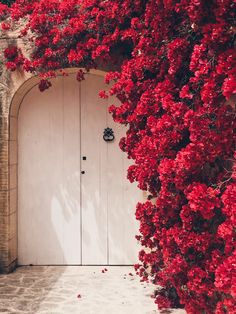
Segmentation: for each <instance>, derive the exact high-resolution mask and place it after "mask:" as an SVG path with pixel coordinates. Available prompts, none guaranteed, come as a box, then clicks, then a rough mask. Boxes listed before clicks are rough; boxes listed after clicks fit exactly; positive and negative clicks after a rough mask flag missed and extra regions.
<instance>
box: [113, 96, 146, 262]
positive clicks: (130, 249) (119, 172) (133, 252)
mask: <svg viewBox="0 0 236 314" xmlns="http://www.w3.org/2000/svg"><path fill="white" fill-rule="evenodd" d="M114 103H117V100H116V99H112V98H110V99H109V104H114ZM107 120H108V126H111V127H112V129H113V130H114V133H115V140H114V142H112V143H108V144H107V147H108V164H107V165H108V182H109V188H108V189H109V191H108V198H107V200H108V204H107V206H108V247H109V264H110V265H131V264H134V263H136V262H137V258H138V249H139V247H138V243H137V240H136V239H135V235H136V234H138V222H137V221H136V219H135V209H136V204H137V203H138V201H140V200H141V199H142V192H141V191H140V190H139V189H138V188H137V186H136V185H135V184H131V183H130V182H129V181H128V179H127V169H128V167H129V165H130V164H131V161H130V160H128V158H127V155H126V154H125V153H124V152H122V151H121V149H120V148H119V141H120V139H121V138H122V137H123V136H124V135H125V132H126V128H125V127H124V126H123V125H120V124H118V123H115V122H114V121H113V119H112V116H111V115H110V114H107Z"/></svg>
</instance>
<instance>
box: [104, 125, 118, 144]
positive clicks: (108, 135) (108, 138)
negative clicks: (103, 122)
mask: <svg viewBox="0 0 236 314" xmlns="http://www.w3.org/2000/svg"><path fill="white" fill-rule="evenodd" d="M103 139H104V141H105V142H112V141H114V139H115V135H114V131H113V130H112V129H111V128H106V129H105V130H104V132H103Z"/></svg>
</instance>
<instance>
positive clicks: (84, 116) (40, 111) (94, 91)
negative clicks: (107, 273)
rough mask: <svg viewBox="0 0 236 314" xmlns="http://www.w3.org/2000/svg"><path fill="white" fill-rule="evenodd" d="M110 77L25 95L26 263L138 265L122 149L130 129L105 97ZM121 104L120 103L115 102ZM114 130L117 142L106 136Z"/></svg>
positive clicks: (22, 187) (69, 79) (132, 197)
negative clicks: (107, 130) (116, 118)
mask: <svg viewBox="0 0 236 314" xmlns="http://www.w3.org/2000/svg"><path fill="white" fill-rule="evenodd" d="M105 88H106V87H105V85H104V78H103V77H102V76H100V75H98V74H96V73H95V74H88V75H86V80H85V81H82V82H81V83H79V82H78V81H76V79H75V75H74V74H70V75H69V76H66V77H62V76H59V77H57V78H55V79H53V86H52V87H51V88H50V89H49V90H47V91H45V92H44V93H40V92H39V91H38V87H37V86H35V87H34V88H33V89H32V90H31V91H29V92H28V94H27V95H26V96H25V98H24V100H23V102H22V104H21V107H20V111H19V117H18V161H19V162H18V256H19V264H20V265H28V264H33V265H50V264H54V265H73V264H74V265H81V264H82V265H128V264H132V263H135V262H136V261H137V252H138V245H137V243H136V240H135V234H137V230H138V228H137V222H136V221H135V205H136V203H137V202H138V201H139V200H140V199H141V192H140V191H139V190H138V188H137V187H136V186H135V185H131V184H130V183H129V182H128V180H127V179H126V171H127V167H128V165H129V162H128V159H127V157H126V155H125V154H124V153H122V152H121V151H120V149H119V145H118V144H119V139H120V138H121V137H122V135H123V134H124V133H125V130H124V127H122V126H120V125H118V124H115V123H114V122H113V120H112V117H111V116H110V115H109V113H108V110H107V108H108V106H109V105H110V104H111V100H103V99H100V98H99V96H98V92H99V91H100V90H103V89H105ZM113 101H114V99H113ZM107 127H109V128H112V130H113V131H114V136H115V139H114V141H110V142H106V141H104V139H103V132H104V129H105V128H107Z"/></svg>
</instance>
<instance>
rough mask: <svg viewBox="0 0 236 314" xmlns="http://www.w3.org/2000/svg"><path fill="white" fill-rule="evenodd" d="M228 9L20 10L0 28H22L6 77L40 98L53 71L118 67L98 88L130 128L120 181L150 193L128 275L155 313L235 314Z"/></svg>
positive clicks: (82, 5) (47, 3)
mask: <svg viewBox="0 0 236 314" xmlns="http://www.w3.org/2000/svg"><path fill="white" fill-rule="evenodd" d="M235 9H236V7H235V1H234V0H209V1H205V0H178V1H174V0H110V1H107V0H60V1H59V0H32V1H28V0H17V1H16V3H15V4H13V6H12V8H11V12H10V14H11V18H9V19H8V20H7V21H5V22H4V23H5V26H4V24H2V28H3V29H6V28H8V27H6V23H12V24H13V23H14V21H16V20H20V19H24V21H25V20H26V21H27V22H26V25H25V28H24V29H23V30H22V31H21V36H25V37H27V38H28V39H29V40H31V41H33V42H34V46H35V48H34V50H33V52H32V55H31V57H30V59H27V58H25V57H24V56H23V55H22V53H21V51H19V49H17V48H14V47H9V48H8V49H7V50H6V51H5V57H6V59H7V63H6V65H7V67H8V68H9V69H10V70H14V69H15V68H16V67H18V66H21V67H22V68H23V69H24V70H25V71H29V72H32V73H40V76H41V78H42V81H41V83H40V89H41V90H44V89H46V88H48V87H49V86H50V84H51V83H50V81H49V78H50V77H51V76H53V75H54V71H55V70H56V69H63V68H68V67H83V68H85V69H86V70H89V69H91V68H96V67H97V66H98V65H101V64H109V65H112V64H114V65H117V64H119V67H117V71H115V72H111V73H108V74H107V76H106V82H107V83H109V82H110V81H113V82H114V84H113V86H112V88H111V90H110V94H111V95H116V96H117V97H118V99H119V100H120V101H121V105H120V106H119V107H115V106H111V107H110V112H111V113H112V114H113V117H114V120H115V121H117V122H119V123H122V124H126V125H128V126H129V130H128V132H127V135H126V137H125V138H122V139H121V141H120V147H121V149H122V150H123V151H125V152H126V153H127V154H128V157H129V158H131V159H133V160H134V164H133V165H132V166H131V167H130V168H129V170H128V178H129V180H130V181H131V182H134V181H137V182H138V186H139V188H141V189H143V190H147V191H148V192H149V197H148V198H149V200H148V201H147V202H145V203H143V204H141V203H139V204H138V205H137V210H136V217H137V219H138V220H139V221H140V235H138V236H137V239H138V240H139V241H140V243H141V245H142V246H143V249H142V251H141V252H140V254H139V259H140V264H138V265H135V267H136V270H137V272H138V273H139V274H140V276H141V277H142V280H150V281H152V282H153V283H155V284H156V285H160V286H161V287H162V288H160V289H159V290H157V291H156V293H155V295H154V296H153V297H154V298H155V302H156V303H157V304H158V306H159V308H160V309H162V308H168V307H184V308H185V309H186V311H187V312H188V313H191V314H195V313H196V314H198V313H205V314H212V313H218V314H223V313H231V314H233V313H235V309H236V300H235V298H236V288H235V283H236V247H235V235H236V233H235V226H236V205H235V204H236V182H235V179H236V168H235V166H234V161H235V157H236V155H235V154H234V149H235V133H234V130H235V126H236V125H235V107H234V106H233V101H232V100H233V94H235V93H236V53H235V42H234V38H235V30H236V22H235V12H236V10H235ZM0 13H1V15H2V16H3V18H6V8H4V7H2V6H1V7H0ZM78 79H79V80H81V79H83V72H81V71H79V72H78ZM100 96H101V97H107V95H106V93H105V92H103V91H101V93H100ZM229 100H230V101H229Z"/></svg>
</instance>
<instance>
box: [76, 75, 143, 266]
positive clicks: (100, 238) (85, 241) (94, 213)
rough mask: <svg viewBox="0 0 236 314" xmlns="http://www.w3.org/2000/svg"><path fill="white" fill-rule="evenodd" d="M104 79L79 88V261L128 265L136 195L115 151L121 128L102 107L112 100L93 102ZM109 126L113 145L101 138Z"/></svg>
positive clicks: (132, 258)
mask: <svg viewBox="0 0 236 314" xmlns="http://www.w3.org/2000/svg"><path fill="white" fill-rule="evenodd" d="M105 88H106V86H104V78H103V77H101V76H96V75H91V74H90V75H87V77H86V80H85V81H83V82H82V85H81V97H82V98H81V117H82V120H81V126H82V128H81V145H82V146H81V147H82V148H81V153H82V156H86V158H87V159H86V161H82V168H83V170H84V171H85V174H83V175H82V178H81V180H82V181H81V182H82V263H83V264H89V265H90V264H104V265H105V264H110V265H122V264H123V265H128V264H133V263H135V262H136V261H137V256H138V245H137V241H136V240H135V235H136V234H137V231H138V224H137V222H136V220H135V207H136V203H137V202H138V200H140V199H141V198H140V197H141V191H140V190H138V188H137V187H136V186H135V185H131V183H129V182H128V181H127V178H126V177H127V168H128V166H129V164H130V162H129V160H128V159H127V157H126V155H125V154H124V153H123V152H122V151H121V150H120V148H119V140H120V138H121V137H122V136H124V135H125V127H124V126H121V125H118V124H116V123H114V121H113V119H112V117H111V115H110V114H109V113H108V106H109V105H110V104H112V103H117V100H116V99H114V98H113V99H109V102H108V101H107V100H104V99H102V100H101V99H99V96H98V93H99V91H100V90H104V89H105ZM106 127H111V128H112V129H113V130H114V132H115V140H114V141H113V142H105V141H104V140H103V131H104V129H105V128H106Z"/></svg>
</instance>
